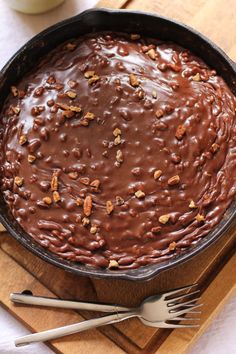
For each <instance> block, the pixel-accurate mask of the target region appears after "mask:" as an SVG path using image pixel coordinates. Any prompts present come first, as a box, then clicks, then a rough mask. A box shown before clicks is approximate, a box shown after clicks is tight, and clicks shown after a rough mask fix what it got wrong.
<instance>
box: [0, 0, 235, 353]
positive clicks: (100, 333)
mask: <svg viewBox="0 0 236 354" xmlns="http://www.w3.org/2000/svg"><path fill="white" fill-rule="evenodd" d="M97 6H98V7H110V8H127V9H136V10H145V11H149V12H156V13H158V14H161V15H163V16H167V17H171V18H174V19H177V20H179V21H182V22H184V23H186V24H188V25H190V26H192V27H194V28H195V29H197V30H199V31H201V32H202V33H204V34H205V35H207V36H208V37H209V38H211V39H212V40H213V41H214V42H215V43H217V44H218V45H219V46H220V47H221V48H222V49H223V50H225V51H226V53H227V54H228V55H230V57H231V58H232V59H234V60H235V61H236V44H235V43H236V31H235V25H236V17H235V13H236V1H234V0H228V1H227V5H226V2H225V1H223V0H195V1H194V0H185V1H182V0H172V1H166V0H155V1H154V0H151V1H143V0H126V1H125V0H101V1H99V2H98V5H97ZM222 14H223V15H222ZM235 236H236V232H235V230H230V231H229V232H228V234H226V235H224V237H222V238H221V239H220V240H218V241H217V242H216V243H215V244H214V245H213V246H212V247H210V248H209V249H207V250H205V251H204V252H203V253H202V254H201V255H199V256H197V257H195V258H194V259H192V260H191V261H188V262H186V263H184V264H183V265H181V266H178V267H177V268H176V269H175V270H173V271H166V272H164V273H161V274H160V275H159V276H157V277H156V278H155V279H153V280H151V281H149V282H142V283H134V282H132V283H131V282H127V281H115V280H112V281H107V280H102V279H100V280H98V279H89V278H83V277H76V276H74V275H72V274H70V273H67V272H64V271H63V270H61V269H58V268H56V267H55V266H53V265H50V264H47V263H45V262H44V261H42V260H41V259H39V258H37V257H36V256H34V255H32V254H30V253H29V252H28V251H27V250H25V249H24V248H23V247H22V246H21V245H19V244H18V243H17V242H16V241H15V240H13V239H12V238H11V237H10V236H9V235H8V234H7V233H6V232H3V233H2V234H1V235H0V276H1V280H2V284H3V286H2V287H1V288H0V301H1V303H2V304H3V305H4V306H5V308H7V309H8V310H9V311H11V313H12V314H14V316H16V317H17V318H18V319H20V320H21V321H22V323H24V324H25V325H26V326H27V327H28V328H30V329H31V330H32V331H40V330H43V329H46V328H53V327H56V326H59V325H65V324H70V323H74V322H77V321H81V320H82V319H84V318H91V317H93V316H95V315H98V314H94V313H89V312H83V313H82V312H81V313H78V312H76V311H68V310H67V311H63V310H57V309H53V310H48V309H43V308H31V309H30V311H29V309H28V308H27V307H26V306H21V305H17V306H15V305H12V304H11V303H10V301H9V293H10V292H13V291H22V290H24V289H30V290H31V291H33V292H34V293H35V294H38V295H45V296H55V297H60V298H67V299H80V300H87V301H100V302H108V303H118V304H123V305H126V306H135V305H137V304H139V303H140V301H141V300H142V299H144V298H145V297H146V296H149V295H153V294H156V293H158V292H160V291H165V290H168V289H171V288H175V287H179V286H182V285H186V284H189V283H193V282H198V283H199V284H200V288H201V290H202V291H203V300H204V303H205V304H206V306H205V307H204V312H203V318H202V325H201V327H200V329H187V330H186V329H185V330H174V331H172V332H171V331H169V330H163V329H162V330H158V329H154V328H150V327H145V326H144V325H143V324H141V322H140V321H139V320H137V319H131V320H129V321H126V322H123V323H120V324H117V325H110V326H106V327H103V328H100V329H99V330H93V331H89V332H87V333H79V334H78V335H73V336H68V337H66V338H62V339H59V340H56V341H52V342H51V343H50V344H49V345H50V346H51V348H53V350H55V352H58V353H63V354H71V353H72V354H73V353H83V354H99V353H104V352H106V351H107V352H109V354H110V353H111V354H116V353H124V352H125V353H130V354H136V353H137V354H141V353H142V354H151V353H160V354H168V353H175V354H178V353H179V354H182V353H185V352H187V351H188V349H189V348H190V347H191V345H193V343H194V341H195V339H196V338H197V337H198V336H199V335H200V334H201V333H202V331H203V330H204V329H205V328H206V326H207V325H208V323H209V321H210V319H212V318H213V317H214V314H215V309H216V308H217V306H220V305H219V304H222V301H224V299H225V298H226V296H227V294H228V293H229V292H230V291H232V288H233V286H234V285H235V278H236V277H235V274H234V272H232V269H236V256H235V255H234V256H232V254H233V251H235V247H236V244H235V243H236V237H235ZM231 256H232V257H231ZM6 269H7V270H8V271H7V272H6V271H5V270H6ZM212 294H214V296H212ZM45 319H46V321H45Z"/></svg>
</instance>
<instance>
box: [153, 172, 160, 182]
mask: <svg viewBox="0 0 236 354" xmlns="http://www.w3.org/2000/svg"><path fill="white" fill-rule="evenodd" d="M161 175H162V170H156V171H154V174H153V177H154V179H155V180H157V179H159V178H160V177H161Z"/></svg>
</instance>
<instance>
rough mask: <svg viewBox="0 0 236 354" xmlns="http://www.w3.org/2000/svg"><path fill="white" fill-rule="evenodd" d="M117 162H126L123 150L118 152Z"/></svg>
mask: <svg viewBox="0 0 236 354" xmlns="http://www.w3.org/2000/svg"><path fill="white" fill-rule="evenodd" d="M116 161H117V162H120V163H121V162H123V161H124V159H123V153H122V151H121V150H117V152H116Z"/></svg>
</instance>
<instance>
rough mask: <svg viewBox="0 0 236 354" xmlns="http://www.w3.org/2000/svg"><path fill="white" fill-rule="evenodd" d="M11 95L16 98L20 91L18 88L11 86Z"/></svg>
mask: <svg viewBox="0 0 236 354" xmlns="http://www.w3.org/2000/svg"><path fill="white" fill-rule="evenodd" d="M11 93H12V94H13V96H14V97H17V96H18V89H17V88H16V86H11Z"/></svg>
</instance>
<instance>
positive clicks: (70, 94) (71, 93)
mask: <svg viewBox="0 0 236 354" xmlns="http://www.w3.org/2000/svg"><path fill="white" fill-rule="evenodd" d="M66 94H67V96H68V97H69V98H72V99H74V98H75V97H76V96H77V93H76V92H74V91H67V92H66Z"/></svg>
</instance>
